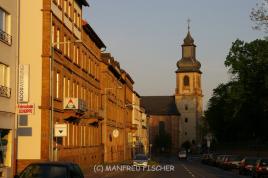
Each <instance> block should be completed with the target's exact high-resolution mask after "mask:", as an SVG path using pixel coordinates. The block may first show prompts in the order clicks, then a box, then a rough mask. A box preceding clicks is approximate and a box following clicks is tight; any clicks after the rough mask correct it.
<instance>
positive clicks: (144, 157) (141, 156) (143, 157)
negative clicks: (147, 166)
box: [135, 155, 147, 160]
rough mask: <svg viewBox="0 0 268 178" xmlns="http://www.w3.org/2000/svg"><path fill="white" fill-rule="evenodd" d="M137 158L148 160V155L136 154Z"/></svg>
mask: <svg viewBox="0 0 268 178" xmlns="http://www.w3.org/2000/svg"><path fill="white" fill-rule="evenodd" d="M135 160H147V156H145V155H136V156H135Z"/></svg>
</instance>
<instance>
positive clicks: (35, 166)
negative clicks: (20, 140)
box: [14, 162, 84, 178]
mask: <svg viewBox="0 0 268 178" xmlns="http://www.w3.org/2000/svg"><path fill="white" fill-rule="evenodd" d="M14 178H84V175H83V173H82V171H81V169H80V167H79V166H78V165H77V164H75V163H67V162H42V163H32V164H30V165H28V166H27V167H26V168H25V169H24V170H23V171H22V172H21V174H20V175H15V176H14Z"/></svg>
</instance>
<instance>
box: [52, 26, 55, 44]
mask: <svg viewBox="0 0 268 178" xmlns="http://www.w3.org/2000/svg"><path fill="white" fill-rule="evenodd" d="M54 33H55V25H54V24H53V25H52V28H51V43H52V44H53V43H55V41H54V40H55V39H54Z"/></svg>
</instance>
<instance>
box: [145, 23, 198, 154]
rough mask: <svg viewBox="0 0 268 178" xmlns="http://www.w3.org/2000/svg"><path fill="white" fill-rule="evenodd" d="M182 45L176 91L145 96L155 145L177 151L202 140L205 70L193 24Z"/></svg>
mask: <svg viewBox="0 0 268 178" xmlns="http://www.w3.org/2000/svg"><path fill="white" fill-rule="evenodd" d="M181 46H182V58H181V59H180V60H179V61H178V62H177V67H178V68H177V70H176V89H175V94H174V95H171V96H143V97H141V99H142V102H141V105H142V106H143V107H144V108H145V110H146V113H147V114H148V115H150V120H149V132H150V133H149V135H150V144H152V146H153V149H154V148H155V149H160V150H161V151H167V150H169V151H170V152H173V153H176V152H178V150H179V149H180V148H181V145H182V144H183V143H185V142H189V143H191V145H192V146H193V147H195V146H197V145H198V144H199V143H200V141H201V135H200V121H201V116H202V112H203V102H202V97H203V94H202V88H201V74H202V72H201V71H200V68H201V64H200V62H199V61H198V60H197V59H196V45H195V44H194V39H193V38H192V36H191V33H190V27H189V26H188V33H187V35H186V37H185V39H184V43H183V44H182V45H181ZM159 147H160V148H159Z"/></svg>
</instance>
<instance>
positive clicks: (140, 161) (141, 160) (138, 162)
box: [133, 154, 148, 166]
mask: <svg viewBox="0 0 268 178" xmlns="http://www.w3.org/2000/svg"><path fill="white" fill-rule="evenodd" d="M133 165H134V166H148V157H147V156H146V155H144V154H136V155H135V157H134V159H133Z"/></svg>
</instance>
